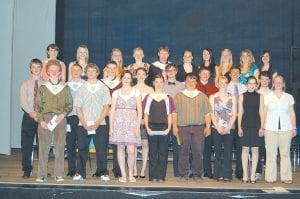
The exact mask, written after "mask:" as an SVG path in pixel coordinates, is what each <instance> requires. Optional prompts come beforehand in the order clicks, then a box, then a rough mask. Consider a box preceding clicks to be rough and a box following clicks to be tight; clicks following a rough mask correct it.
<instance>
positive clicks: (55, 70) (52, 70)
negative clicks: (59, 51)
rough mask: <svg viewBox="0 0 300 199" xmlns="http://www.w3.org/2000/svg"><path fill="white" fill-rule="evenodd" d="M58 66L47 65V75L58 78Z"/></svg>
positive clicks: (59, 72)
mask: <svg viewBox="0 0 300 199" xmlns="http://www.w3.org/2000/svg"><path fill="white" fill-rule="evenodd" d="M60 69H61V68H60V67H59V66H57V65H54V64H52V65H49V66H48V71H47V72H48V75H49V77H50V79H52V80H53V79H59V78H60V74H61V71H60Z"/></svg>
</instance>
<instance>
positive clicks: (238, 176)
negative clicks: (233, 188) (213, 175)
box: [235, 174, 243, 180]
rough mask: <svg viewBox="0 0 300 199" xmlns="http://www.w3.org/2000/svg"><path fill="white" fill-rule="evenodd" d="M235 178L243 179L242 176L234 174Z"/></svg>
mask: <svg viewBox="0 0 300 199" xmlns="http://www.w3.org/2000/svg"><path fill="white" fill-rule="evenodd" d="M235 178H236V179H238V180H241V179H242V178H243V175H239V174H236V175H235Z"/></svg>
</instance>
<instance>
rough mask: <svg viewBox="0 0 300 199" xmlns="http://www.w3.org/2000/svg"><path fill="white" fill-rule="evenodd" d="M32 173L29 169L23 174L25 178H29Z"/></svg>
mask: <svg viewBox="0 0 300 199" xmlns="http://www.w3.org/2000/svg"><path fill="white" fill-rule="evenodd" d="M30 173H31V172H29V171H24V174H23V176H22V178H23V179H28V178H30Z"/></svg>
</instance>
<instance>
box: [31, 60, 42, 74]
mask: <svg viewBox="0 0 300 199" xmlns="http://www.w3.org/2000/svg"><path fill="white" fill-rule="evenodd" d="M41 71H42V66H41V65H40V64H38V63H32V64H31V66H30V72H31V74H32V75H34V76H40V74H41Z"/></svg>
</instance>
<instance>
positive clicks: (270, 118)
mask: <svg viewBox="0 0 300 199" xmlns="http://www.w3.org/2000/svg"><path fill="white" fill-rule="evenodd" d="M264 104H265V106H266V108H267V113H266V119H265V129H266V130H269V131H290V130H292V129H293V127H292V121H291V112H290V110H291V109H290V108H291V106H293V105H294V104H295V100H294V98H293V96H292V95H290V94H288V93H285V92H284V93H283V94H282V95H281V97H280V98H278V97H277V96H276V95H275V94H274V92H273V91H272V92H271V93H269V94H268V95H266V96H265V98H264ZM279 119H280V129H279Z"/></svg>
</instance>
